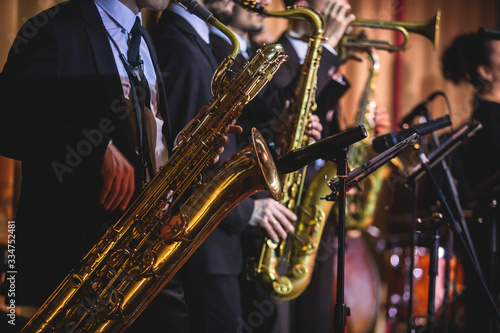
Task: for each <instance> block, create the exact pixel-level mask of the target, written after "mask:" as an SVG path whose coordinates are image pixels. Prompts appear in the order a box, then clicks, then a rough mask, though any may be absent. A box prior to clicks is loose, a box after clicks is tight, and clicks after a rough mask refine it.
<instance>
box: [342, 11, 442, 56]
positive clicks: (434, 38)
mask: <svg viewBox="0 0 500 333" xmlns="http://www.w3.org/2000/svg"><path fill="white" fill-rule="evenodd" d="M440 20H441V10H440V9H438V11H437V13H436V15H435V16H434V17H433V18H431V19H429V20H427V21H424V22H401V21H381V20H368V19H355V20H354V21H352V22H351V24H350V26H353V27H366V28H374V29H388V30H395V31H399V32H400V33H401V34H402V35H403V37H404V40H403V42H402V43H401V44H399V45H394V44H393V43H392V42H390V41H386V40H379V39H368V38H367V37H366V35H365V34H364V33H360V34H358V35H344V37H343V38H342V39H341V41H340V43H339V45H338V50H339V55H340V58H341V59H343V60H345V59H348V56H347V54H348V52H350V51H352V50H353V48H354V49H355V50H356V49H359V48H364V49H367V48H374V49H376V50H384V51H388V52H404V51H405V50H406V48H407V46H408V41H409V40H410V37H409V33H416V34H419V35H422V36H424V37H426V38H427V39H428V40H429V41H430V42H431V43H432V45H433V46H434V50H436V49H437V46H438V44H439V24H440Z"/></svg>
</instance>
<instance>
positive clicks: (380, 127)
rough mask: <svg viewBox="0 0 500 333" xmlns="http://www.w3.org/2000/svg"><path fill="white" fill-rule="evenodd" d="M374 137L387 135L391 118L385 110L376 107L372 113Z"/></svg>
mask: <svg viewBox="0 0 500 333" xmlns="http://www.w3.org/2000/svg"><path fill="white" fill-rule="evenodd" d="M373 121H374V127H375V136H379V135H383V134H387V133H389V132H390V130H391V117H390V116H389V113H388V112H387V108H385V107H383V106H377V108H375V113H374V119H373Z"/></svg>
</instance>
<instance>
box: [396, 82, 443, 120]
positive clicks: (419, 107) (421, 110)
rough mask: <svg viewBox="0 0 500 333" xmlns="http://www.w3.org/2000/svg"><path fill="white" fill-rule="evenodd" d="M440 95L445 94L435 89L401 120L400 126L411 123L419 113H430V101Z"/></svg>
mask: <svg viewBox="0 0 500 333" xmlns="http://www.w3.org/2000/svg"><path fill="white" fill-rule="evenodd" d="M439 95H441V96H444V92H442V91H435V92H433V93H432V94H430V95H429V97H427V98H426V99H425V100H424V101H423V102H422V103H420V104H418V105H417V106H415V107H414V108H413V110H411V112H410V113H409V114H408V115H406V116H405V117H404V118H403V119H402V120H401V122H400V123H399V127H404V124H409V123H410V122H411V121H412V120H413V118H415V117H416V116H418V115H421V114H424V115H425V114H426V113H428V110H427V107H428V106H429V102H430V101H432V100H433V99H434V98H436V97H437V96H439ZM426 118H428V117H426Z"/></svg>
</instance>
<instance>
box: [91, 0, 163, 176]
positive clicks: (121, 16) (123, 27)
mask: <svg viewBox="0 0 500 333" xmlns="http://www.w3.org/2000/svg"><path fill="white" fill-rule="evenodd" d="M94 1H95V4H96V6H97V10H98V11H99V14H100V15H101V19H102V22H103V23H104V27H105V28H106V30H107V31H108V33H109V34H110V35H111V37H112V38H113V40H114V41H115V42H116V44H117V45H118V48H119V49H120V52H121V53H122V54H123V55H125V57H126V56H127V53H128V48H129V45H128V43H129V35H130V31H131V30H132V27H133V26H134V23H135V20H136V17H139V19H140V20H141V22H142V16H141V13H140V12H139V13H138V14H137V15H136V14H134V13H133V12H132V11H131V10H130V8H128V7H127V6H125V5H124V4H122V3H121V2H120V1H118V0H94ZM109 43H110V45H111V49H112V51H113V56H114V58H115V63H116V67H117V69H118V74H119V75H120V80H121V83H122V89H123V94H124V96H125V98H126V99H128V100H130V92H131V91H130V79H129V77H128V75H127V71H126V70H125V66H124V65H123V63H122V61H121V60H120V52H118V50H117V49H116V46H115V44H114V43H113V42H112V41H111V40H110V41H109ZM139 53H140V57H141V59H142V60H143V62H144V75H145V77H146V79H147V81H148V84H149V90H150V96H151V100H150V106H151V109H149V108H147V107H146V108H145V110H144V113H145V114H144V117H145V121H146V127H147V129H148V141H149V147H150V149H151V153H153V152H154V157H153V156H152V160H153V161H152V162H153V164H155V165H153V169H154V171H155V172H157V171H158V169H159V166H162V165H164V164H165V163H166V162H167V159H168V150H167V146H166V142H165V138H164V137H163V133H162V127H163V119H162V118H161V115H160V114H159V113H158V84H157V81H156V72H155V69H154V66H153V61H152V60H151V55H150V53H149V49H148V46H147V44H146V41H145V40H144V38H142V39H141V45H140V49H139Z"/></svg>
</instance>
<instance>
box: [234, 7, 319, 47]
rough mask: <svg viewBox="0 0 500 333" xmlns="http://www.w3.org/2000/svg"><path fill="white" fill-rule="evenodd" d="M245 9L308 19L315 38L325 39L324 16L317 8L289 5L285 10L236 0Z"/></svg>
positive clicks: (284, 16) (274, 15)
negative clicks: (269, 8)
mask: <svg viewBox="0 0 500 333" xmlns="http://www.w3.org/2000/svg"><path fill="white" fill-rule="evenodd" d="M234 2H236V3H237V4H238V5H240V6H241V7H243V8H244V9H246V10H248V11H251V12H255V13H259V14H262V15H264V16H270V17H279V18H285V19H288V20H307V21H308V22H309V23H310V24H311V25H312V29H313V31H314V33H313V36H312V37H313V38H318V36H319V38H321V39H323V31H324V30H323V29H324V26H325V23H324V19H323V16H322V15H321V14H320V13H318V12H317V11H316V10H314V9H312V8H308V7H288V8H286V9H285V10H279V11H278V10H267V9H266V8H264V7H263V6H261V5H260V4H259V3H257V2H255V1H251V0H235V1H234Z"/></svg>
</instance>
